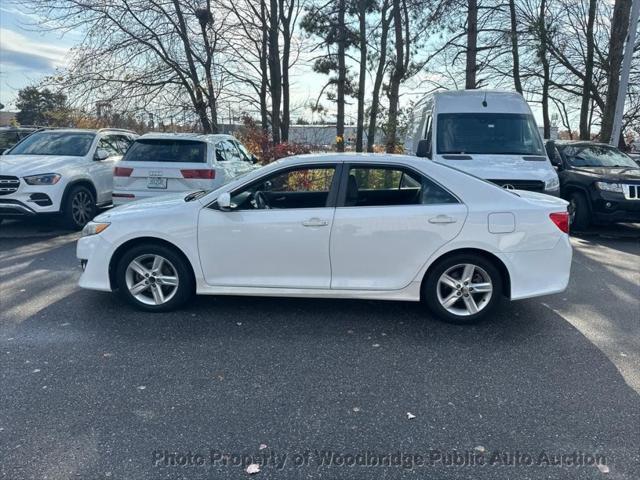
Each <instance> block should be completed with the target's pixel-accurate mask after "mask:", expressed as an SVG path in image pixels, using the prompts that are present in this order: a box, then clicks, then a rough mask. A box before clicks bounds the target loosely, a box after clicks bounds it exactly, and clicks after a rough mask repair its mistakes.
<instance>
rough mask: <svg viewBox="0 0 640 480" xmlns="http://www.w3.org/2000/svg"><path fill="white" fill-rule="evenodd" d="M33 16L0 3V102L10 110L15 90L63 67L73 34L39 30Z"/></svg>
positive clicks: (12, 105)
mask: <svg viewBox="0 0 640 480" xmlns="http://www.w3.org/2000/svg"><path fill="white" fill-rule="evenodd" d="M36 21H37V17H35V16H33V15H30V14H28V13H27V12H26V11H21V10H20V9H19V7H17V6H16V5H12V4H10V3H9V2H7V1H3V2H2V3H0V103H3V104H4V105H5V110H13V109H14V101H15V98H16V95H17V93H18V90H20V89H21V88H23V87H25V86H27V85H31V84H35V83H38V82H39V81H40V80H41V79H42V77H44V76H46V75H50V74H52V73H54V72H55V69H56V67H63V66H64V65H65V59H66V58H67V56H68V53H69V50H70V48H71V47H72V46H73V45H74V43H76V42H77V41H78V40H79V38H78V36H77V35H74V34H73V33H71V34H66V35H64V36H62V35H61V34H60V33H59V32H43V31H42V29H37V28H36V27H34V23H35V22H36Z"/></svg>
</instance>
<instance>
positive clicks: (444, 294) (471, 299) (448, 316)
mask: <svg viewBox="0 0 640 480" xmlns="http://www.w3.org/2000/svg"><path fill="white" fill-rule="evenodd" d="M466 265H470V266H473V270H472V271H473V274H472V276H471V278H472V280H471V283H469V284H466V285H465V283H464V282H465V281H469V280H465V273H466V274H468V273H469V272H470V271H471V269H470V268H469V269H468V270H466V271H465V266H466ZM445 274H447V276H448V278H446V279H445V278H444V275H445ZM428 275H429V276H428V277H427V279H426V281H425V282H424V284H423V292H422V296H423V299H424V300H425V301H426V303H427V306H428V307H429V308H430V310H431V311H432V312H433V313H434V314H435V315H436V316H437V317H438V318H439V319H440V320H443V321H445V322H448V323H455V324H459V325H468V324H473V323H476V322H478V321H480V320H482V319H483V318H486V317H487V316H488V315H489V314H490V313H491V312H492V311H493V310H494V309H495V307H496V306H497V305H498V303H499V302H500V300H501V298H502V291H503V284H502V276H501V275H500V272H499V270H498V268H497V267H496V266H495V264H494V263H493V262H491V261H490V260H488V259H486V258H484V257H482V256H478V255H473V254H457V255H452V256H449V257H446V258H444V259H442V260H440V261H438V262H437V263H436V264H435V265H434V266H433V268H431V269H430V271H429V274H428ZM470 285H477V286H476V287H475V288H474V287H470ZM480 285H482V286H480ZM480 288H482V291H480ZM469 289H471V290H469ZM465 294H466V295H465ZM447 301H449V302H452V303H449V305H448V308H447V307H445V305H444V304H446V303H447ZM472 305H475V309H476V311H475V312H474V311H473V308H472Z"/></svg>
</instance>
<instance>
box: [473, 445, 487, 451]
mask: <svg viewBox="0 0 640 480" xmlns="http://www.w3.org/2000/svg"><path fill="white" fill-rule="evenodd" d="M474 450H475V451H476V452H480V453H484V452H485V451H486V450H485V448H484V447H483V446H482V445H478V446H477V447H476V448H474Z"/></svg>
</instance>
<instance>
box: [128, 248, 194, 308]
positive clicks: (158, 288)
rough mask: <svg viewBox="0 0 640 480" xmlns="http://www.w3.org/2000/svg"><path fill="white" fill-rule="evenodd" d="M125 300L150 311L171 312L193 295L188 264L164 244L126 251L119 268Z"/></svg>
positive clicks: (191, 278)
mask: <svg viewBox="0 0 640 480" xmlns="http://www.w3.org/2000/svg"><path fill="white" fill-rule="evenodd" d="M116 282H117V285H118V290H119V292H120V294H121V295H122V297H124V299H125V300H127V301H128V302H129V303H131V304H132V305H134V306H135V307H137V308H139V309H141V310H146V311H149V312H166V311H169V310H172V309H174V308H176V307H178V306H180V305H181V304H183V303H184V302H185V301H186V300H188V299H189V298H190V297H191V295H192V294H193V290H194V286H193V277H192V275H191V270H190V268H189V266H188V265H187V261H186V260H185V259H184V258H183V257H182V256H181V255H179V254H178V253H177V252H176V251H175V250H173V249H172V248H169V247H166V246H164V245H153V244H149V245H138V246H136V247H133V248H132V249H131V250H129V251H128V252H126V253H125V254H124V255H123V256H122V257H121V258H120V260H119V262H118V265H117V267H116Z"/></svg>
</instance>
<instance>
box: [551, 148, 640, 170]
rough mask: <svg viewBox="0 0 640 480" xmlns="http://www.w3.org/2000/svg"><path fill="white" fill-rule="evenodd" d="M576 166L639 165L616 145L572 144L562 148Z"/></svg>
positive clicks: (632, 166)
mask: <svg viewBox="0 0 640 480" xmlns="http://www.w3.org/2000/svg"><path fill="white" fill-rule="evenodd" d="M562 153H563V154H564V156H565V158H566V159H567V161H568V162H569V163H570V164H571V165H572V166H574V167H631V168H638V165H637V164H636V163H635V162H634V161H633V160H632V159H631V158H630V157H628V156H627V155H625V154H624V153H622V152H621V151H620V150H618V149H617V148H615V147H610V146H608V145H572V146H569V147H565V148H563V149H562Z"/></svg>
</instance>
